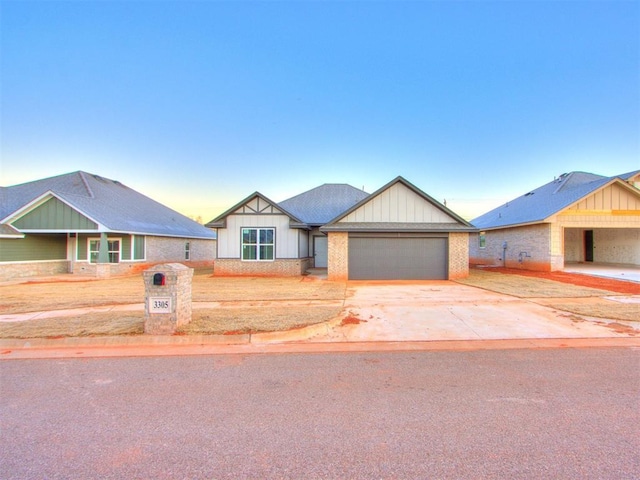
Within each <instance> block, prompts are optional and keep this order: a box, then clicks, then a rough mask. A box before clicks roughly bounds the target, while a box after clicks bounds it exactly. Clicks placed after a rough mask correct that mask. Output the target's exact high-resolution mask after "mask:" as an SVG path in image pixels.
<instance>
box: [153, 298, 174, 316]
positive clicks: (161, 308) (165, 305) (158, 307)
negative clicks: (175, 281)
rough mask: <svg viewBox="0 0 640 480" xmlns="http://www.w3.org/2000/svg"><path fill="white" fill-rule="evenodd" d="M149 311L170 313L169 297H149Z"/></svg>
mask: <svg viewBox="0 0 640 480" xmlns="http://www.w3.org/2000/svg"><path fill="white" fill-rule="evenodd" d="M149 313H171V298H169V297H151V298H149Z"/></svg>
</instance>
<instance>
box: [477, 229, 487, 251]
mask: <svg viewBox="0 0 640 480" xmlns="http://www.w3.org/2000/svg"><path fill="white" fill-rule="evenodd" d="M478 246H479V247H480V248H485V247H486V246H487V232H480V235H479V236H478Z"/></svg>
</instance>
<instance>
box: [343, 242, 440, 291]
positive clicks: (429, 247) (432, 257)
mask: <svg viewBox="0 0 640 480" xmlns="http://www.w3.org/2000/svg"><path fill="white" fill-rule="evenodd" d="M447 265H448V262H447V239H446V238H442V237H439V238H415V237H414V238H380V237H365V238H357V237H356V238H350V239H349V278H350V279H351V280H442V279H446V278H447Z"/></svg>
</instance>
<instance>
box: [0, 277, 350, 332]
mask: <svg viewBox="0 0 640 480" xmlns="http://www.w3.org/2000/svg"><path fill="white" fill-rule="evenodd" d="M345 289H346V284H345V283H340V282H327V281H318V280H311V279H309V278H308V277H290V278H253V277H213V276H211V271H207V270H204V271H196V272H195V274H194V277H193V283H192V291H191V294H192V300H193V302H196V303H195V304H194V306H193V313H192V319H191V322H190V323H189V324H188V325H186V326H184V327H182V328H181V329H179V330H178V333H180V334H188V335H196V334H198V335H211V334H224V333H230V332H231V333H255V332H271V331H278V330H289V329H292V328H298V327H303V326H306V325H312V324H315V323H321V322H325V321H327V320H330V319H332V318H335V317H336V316H337V315H338V314H339V313H340V311H341V307H338V306H325V305H305V306H296V305H294V306H290V305H279V306H278V307H277V308H273V307H265V306H262V307H256V306H253V307H252V306H247V307H241V306H239V304H240V305H241V303H242V302H251V303H255V302H260V301H265V302H270V301H286V300H293V301H296V300H298V301H300V300H316V301H322V300H326V301H330V303H331V304H332V305H336V303H338V304H340V303H341V302H342V301H343V300H344V297H345ZM0 299H1V300H0V314H19V313H29V312H39V311H51V310H64V309H74V308H82V307H97V306H104V305H125V304H136V303H143V301H144V282H143V280H142V276H135V277H115V278H110V279H104V280H91V281H57V282H49V283H36V282H32V283H22V284H14V285H0ZM197 302H225V304H226V305H227V306H225V307H218V308H204V309H203V308H199V307H198V305H197ZM234 302H235V303H234ZM143 331H144V312H143V311H142V310H140V311H134V312H129V311H128V312H122V311H108V312H91V313H87V314H81V315H76V316H72V317H51V318H43V319H33V320H29V321H23V322H3V323H0V338H52V337H53V338H55V337H83V336H100V335H139V334H142V333H143Z"/></svg>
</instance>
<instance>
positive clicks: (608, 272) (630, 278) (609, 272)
mask: <svg viewBox="0 0 640 480" xmlns="http://www.w3.org/2000/svg"><path fill="white" fill-rule="evenodd" d="M564 271H565V272H567V273H579V274H581V275H591V276H593V277H604V278H615V279H617V280H625V281H627V282H638V283H640V268H638V267H633V266H627V265H616V264H606V263H567V264H565V266H564Z"/></svg>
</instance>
